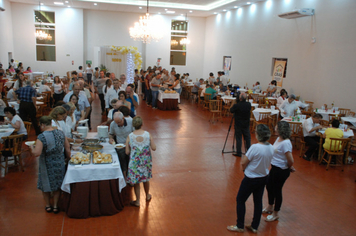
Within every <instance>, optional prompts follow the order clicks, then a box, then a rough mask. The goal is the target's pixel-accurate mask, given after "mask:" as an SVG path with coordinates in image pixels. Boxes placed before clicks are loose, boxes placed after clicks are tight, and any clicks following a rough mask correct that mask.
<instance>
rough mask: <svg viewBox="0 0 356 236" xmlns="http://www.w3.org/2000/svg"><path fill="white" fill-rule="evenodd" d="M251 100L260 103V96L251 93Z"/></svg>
mask: <svg viewBox="0 0 356 236" xmlns="http://www.w3.org/2000/svg"><path fill="white" fill-rule="evenodd" d="M251 98H252V99H253V102H254V103H258V94H255V93H251Z"/></svg>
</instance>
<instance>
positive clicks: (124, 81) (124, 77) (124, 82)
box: [120, 74, 127, 90]
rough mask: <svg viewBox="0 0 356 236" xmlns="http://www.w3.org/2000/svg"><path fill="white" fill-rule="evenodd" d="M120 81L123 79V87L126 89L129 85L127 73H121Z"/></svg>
mask: <svg viewBox="0 0 356 236" xmlns="http://www.w3.org/2000/svg"><path fill="white" fill-rule="evenodd" d="M120 81H121V89H122V90H125V89H126V87H127V82H126V75H125V74H121V75H120Z"/></svg>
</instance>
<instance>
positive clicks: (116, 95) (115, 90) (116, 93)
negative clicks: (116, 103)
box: [105, 79, 122, 109]
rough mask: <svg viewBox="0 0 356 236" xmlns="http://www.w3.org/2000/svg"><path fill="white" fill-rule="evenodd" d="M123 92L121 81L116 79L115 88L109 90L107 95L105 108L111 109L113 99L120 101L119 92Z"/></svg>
mask: <svg viewBox="0 0 356 236" xmlns="http://www.w3.org/2000/svg"><path fill="white" fill-rule="evenodd" d="M120 91H122V89H121V88H120V81H119V79H114V81H113V87H112V88H111V89H109V90H108V92H107V93H106V97H105V108H106V109H109V108H110V106H109V105H111V100H113V99H115V98H116V99H118V98H119V92H120Z"/></svg>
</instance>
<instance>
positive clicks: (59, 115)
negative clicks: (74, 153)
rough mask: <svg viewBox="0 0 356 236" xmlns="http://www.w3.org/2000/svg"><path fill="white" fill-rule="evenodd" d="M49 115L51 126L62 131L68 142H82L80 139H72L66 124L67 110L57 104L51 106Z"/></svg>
mask: <svg viewBox="0 0 356 236" xmlns="http://www.w3.org/2000/svg"><path fill="white" fill-rule="evenodd" d="M49 116H50V117H51V118H52V127H54V128H57V129H59V130H61V131H63V133H64V135H65V136H66V138H67V139H68V141H69V142H78V143H80V142H82V140H80V139H73V138H72V132H71V131H72V130H71V128H70V127H69V126H68V125H67V124H66V119H67V111H66V109H65V108H64V107H62V106H58V107H55V108H53V110H52V111H51V113H50V114H49Z"/></svg>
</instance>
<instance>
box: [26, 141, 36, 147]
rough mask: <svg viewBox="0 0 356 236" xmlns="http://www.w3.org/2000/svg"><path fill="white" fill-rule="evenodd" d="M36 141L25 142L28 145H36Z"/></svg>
mask: <svg viewBox="0 0 356 236" xmlns="http://www.w3.org/2000/svg"><path fill="white" fill-rule="evenodd" d="M35 143H36V141H27V142H25V144H26V145H27V146H29V147H30V146H33V145H35Z"/></svg>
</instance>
